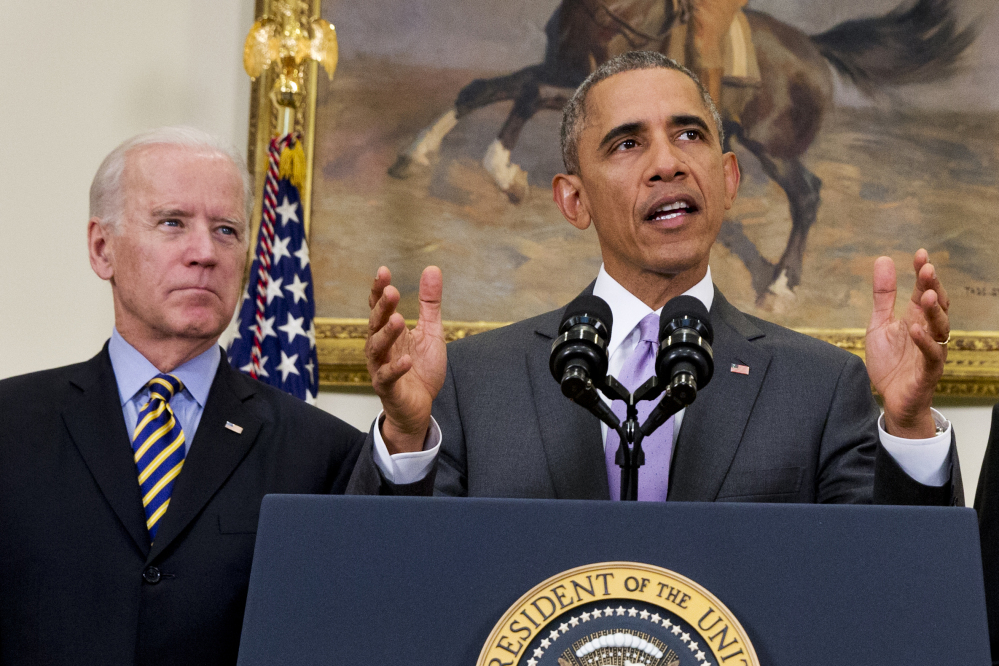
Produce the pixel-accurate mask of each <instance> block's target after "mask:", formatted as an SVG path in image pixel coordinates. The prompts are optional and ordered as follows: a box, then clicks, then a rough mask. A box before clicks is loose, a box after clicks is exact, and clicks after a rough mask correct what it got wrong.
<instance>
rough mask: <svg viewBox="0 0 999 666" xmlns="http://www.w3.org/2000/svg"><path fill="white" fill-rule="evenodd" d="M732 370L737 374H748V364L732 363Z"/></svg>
mask: <svg viewBox="0 0 999 666" xmlns="http://www.w3.org/2000/svg"><path fill="white" fill-rule="evenodd" d="M732 372H734V373H735V374H737V375H748V374H749V366H748V365H742V364H741V363H733V364H732Z"/></svg>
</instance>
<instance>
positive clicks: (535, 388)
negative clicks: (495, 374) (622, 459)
mask: <svg viewBox="0 0 999 666" xmlns="http://www.w3.org/2000/svg"><path fill="white" fill-rule="evenodd" d="M589 290H590V291H592V285H591V286H590V288H589ZM561 320H562V311H561V310H560V311H558V312H553V313H550V314H549V315H548V316H547V317H546V318H545V319H543V320H542V322H540V323H539V325H538V326H537V327H536V330H535V332H534V339H533V340H532V341H531V342H530V344H529V345H528V350H527V369H528V376H529V380H530V383H531V393H532V395H533V396H534V405H535V410H536V412H537V416H538V423H539V427H540V430H541V444H542V446H543V447H544V451H545V456H546V458H547V461H548V473H549V475H550V477H551V480H552V484H553V485H554V487H555V497H556V498H559V499H608V498H609V497H610V490H609V488H608V485H607V467H606V463H605V462H604V446H603V438H602V436H601V433H600V421H598V420H597V417H595V416H593V415H592V414H590V413H589V412H588V411H586V410H585V409H583V408H582V407H580V406H579V405H577V404H575V403H574V402H572V401H571V400H569V399H568V398H566V397H565V396H564V395H562V392H561V391H560V390H559V387H558V384H557V383H556V382H555V380H554V379H553V378H552V374H551V370H549V368H548V358H549V356H550V354H551V344H552V340H553V339H554V338H555V336H556V334H557V333H558V325H559V322H561Z"/></svg>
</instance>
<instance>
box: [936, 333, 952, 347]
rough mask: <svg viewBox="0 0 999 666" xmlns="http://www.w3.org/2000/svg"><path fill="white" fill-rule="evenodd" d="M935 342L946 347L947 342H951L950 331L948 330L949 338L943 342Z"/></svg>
mask: <svg viewBox="0 0 999 666" xmlns="http://www.w3.org/2000/svg"><path fill="white" fill-rule="evenodd" d="M933 342H935V343H937V344H938V345H943V346H944V347H946V346H947V343H948V342H950V331H947V339H946V340H944V341H943V342H940V341H939V340H934V341H933Z"/></svg>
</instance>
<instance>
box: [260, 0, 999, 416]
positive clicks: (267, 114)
mask: <svg viewBox="0 0 999 666" xmlns="http://www.w3.org/2000/svg"><path fill="white" fill-rule="evenodd" d="M309 2H310V6H311V8H312V14H313V16H319V14H320V9H321V4H322V3H321V0H309ZM269 8H270V0H256V6H255V16H256V17H258V18H259V17H260V16H262V15H263V14H265V13H267V12H268V10H269ZM317 74H318V69H317V65H316V63H315V62H313V63H311V64H310V65H309V72H308V83H307V90H306V96H307V97H306V102H305V107H304V108H303V109H302V110H301V111H300V112H299V113H298V117H297V119H296V128H297V129H298V130H299V131H300V132H301V133H302V136H303V141H304V143H305V152H306V158H307V171H306V183H305V187H304V190H303V192H302V208H303V209H304V210H303V213H304V224H305V229H306V233H307V234H308V232H309V228H310V226H309V225H310V219H311V203H312V174H313V156H314V146H315V140H314V139H315V125H316V119H315V109H316V84H317V79H318V75H317ZM272 77H273V74H272V73H270V72H268V73H267V74H266V75H264V76H261V77H260V78H258V79H257V80H256V81H254V82H253V85H252V88H251V92H250V135H249V139H248V146H247V163H248V164H250V165H251V166H252V168H253V172H254V183H255V193H256V195H255V200H254V209H253V218H252V219H253V229H252V235H251V245H250V248H251V252H252V251H253V248H255V247H256V231H257V228H258V227H259V220H260V211H261V192H262V190H263V173H264V170H265V168H266V164H267V142H268V141H269V140H270V137H271V134H272V132H273V128H274V123H275V118H274V114H273V112H272V105H271V101H270V98H269V97H268V94H269V91H270V89H271V86H272V85H273V78H272ZM504 323H506V322H487V321H477V322H463V321H449V322H444V329H445V337H446V338H447V340H448V341H449V342H450V341H451V340H457V339H459V338H463V337H465V336H467V335H473V334H475V333H480V332H482V331H487V330H490V329H493V328H497V327H499V326H503V325H504ZM411 324H412V322H411ZM798 330H799V331H801V332H802V333H805V334H807V335H811V336H812V337H815V338H818V339H820V340H825V341H826V342H830V343H832V344H834V345H836V346H837V347H842V348H843V349H846V350H848V351H850V352H852V353H854V354H856V355H857V356H860V357H861V358H864V330H863V329H859V328H843V329H818V328H802V329H798ZM366 332H367V321H366V320H364V319H340V318H328V317H318V318H316V345H317V347H318V352H319V382H320V387H321V388H327V389H329V388H332V387H363V386H368V385H370V381H371V379H370V377H369V376H368V372H367V369H366V367H365V362H364V338H365V334H366ZM937 395H940V396H948V397H961V398H970V397H973V398H995V397H999V332H991V331H954V332H953V333H952V335H951V341H950V350H949V353H948V358H947V365H946V367H945V369H944V376H943V379H942V380H941V381H940V384H939V386H938V387H937Z"/></svg>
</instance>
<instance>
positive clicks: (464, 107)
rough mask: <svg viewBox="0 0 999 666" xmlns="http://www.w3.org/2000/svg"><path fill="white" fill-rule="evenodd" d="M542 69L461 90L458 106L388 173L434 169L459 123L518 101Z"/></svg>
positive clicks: (475, 83) (428, 129)
mask: <svg viewBox="0 0 999 666" xmlns="http://www.w3.org/2000/svg"><path fill="white" fill-rule="evenodd" d="M537 70H538V66H537V65H533V66H531V67H525V68H524V69H521V70H519V71H516V72H514V73H513V74H508V75H506V76H498V77H496V78H492V79H476V80H474V81H472V82H471V83H469V84H468V85H467V86H465V87H464V88H462V89H461V92H459V93H458V98H457V99H456V100H455V104H454V107H452V108H451V109H448V111H447V112H446V113H444V114H443V115H441V116H440V117H438V118H437V120H435V121H434V122H433V123H431V124H430V125H429V126H428V127H426V128H424V129H423V130H422V131H421V132H420V133H419V134H418V135H417V136H416V138H415V139H414V140H413V142H412V143H411V144H409V146H408V147H407V148H406V149H405V150H403V151H402V152H400V153H399V156H398V157H397V158H396V161H395V164H393V165H392V166H391V167H389V170H388V173H389V175H390V176H392V177H394V178H406V177H408V176H410V175H411V174H412V172H413V170H414V168H416V167H427V166H430V159H431V157H432V156H433V155H434V154H436V153H437V151H439V150H440V147H441V142H442V141H444V137H446V136H447V135H448V133H450V132H451V130H453V129H454V128H455V126H456V125H457V124H458V120H459V119H461V117H462V116H465V115H467V114H469V113H471V112H472V111H474V110H475V109H479V108H482V107H483V106H488V105H489V104H493V103H495V102H502V101H505V100H508V99H514V98H515V97H517V96H518V95H520V94H521V91H522V89H523V88H524V86H525V85H530V84H531V83H532V82H533V83H534V85H535V86H536V85H537V83H536V80H537Z"/></svg>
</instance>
